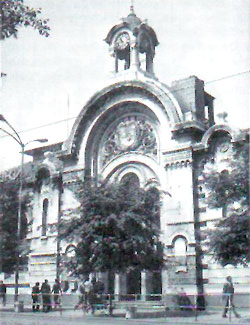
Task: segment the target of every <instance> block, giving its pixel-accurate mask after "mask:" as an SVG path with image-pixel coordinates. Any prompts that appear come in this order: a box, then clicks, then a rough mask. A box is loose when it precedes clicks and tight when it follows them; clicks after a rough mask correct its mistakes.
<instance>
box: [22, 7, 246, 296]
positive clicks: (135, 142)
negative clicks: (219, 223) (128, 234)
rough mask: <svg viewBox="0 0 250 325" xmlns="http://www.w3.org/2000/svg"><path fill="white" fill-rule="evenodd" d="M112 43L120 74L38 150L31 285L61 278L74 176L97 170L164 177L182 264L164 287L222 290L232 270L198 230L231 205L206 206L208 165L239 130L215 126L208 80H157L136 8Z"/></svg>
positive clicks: (120, 284)
mask: <svg viewBox="0 0 250 325" xmlns="http://www.w3.org/2000/svg"><path fill="white" fill-rule="evenodd" d="M106 42H107V43H108V45H109V50H110V54H111V56H112V57H113V60H114V77H113V79H111V80H109V81H108V83H107V86H106V87H105V88H104V89H102V90H100V91H99V92H97V93H96V94H94V95H93V96H92V97H91V98H90V100H89V101H88V103H87V104H86V106H85V107H83V109H82V110H81V111H80V113H79V115H78V118H77V119H76V121H75V124H74V126H73V128H72V131H71V134H70V136H69V138H68V139H66V140H65V142H64V143H60V144H56V145H55V146H48V147H44V148H37V149H34V150H31V151H29V153H30V154H31V155H32V156H33V158H34V161H33V164H34V175H33V176H32V177H33V183H34V204H33V207H32V220H33V223H32V226H31V229H30V232H29V235H28V239H29V240H30V243H31V253H30V258H29V278H30V285H33V284H34V283H35V282H36V281H39V282H42V281H43V280H44V278H47V279H49V282H51V283H52V282H53V281H54V278H55V277H56V276H58V273H57V272H58V262H59V261H58V259H57V257H58V254H59V253H60V254H64V253H65V250H66V246H65V245H64V244H63V243H59V242H58V239H57V232H58V227H59V224H60V218H61V216H62V215H65V214H67V210H68V209H70V208H72V207H74V206H75V205H76V204H77V202H76V201H75V199H74V197H73V194H72V192H71V189H70V187H71V186H72V184H73V183H74V181H75V180H76V179H77V178H78V177H81V178H82V179H84V177H85V176H93V177H96V178H99V177H101V178H103V179H110V180H112V181H118V182H119V180H121V179H122V177H124V176H125V175H126V174H128V173H133V174H135V175H136V176H137V177H138V179H139V181H140V185H141V186H145V185H146V183H147V182H148V181H149V180H154V181H155V183H156V184H157V186H158V187H159V188H160V189H161V190H163V191H164V193H165V195H164V196H163V198H162V201H163V202H162V208H161V231H162V241H163V242H164V244H165V245H166V255H167V256H168V257H169V259H170V261H172V262H174V263H171V265H167V266H166V269H165V270H163V271H162V274H161V288H159V290H158V293H159V292H162V293H168V292H169V291H170V289H171V287H172V286H176V285H177V286H179V285H180V286H183V287H184V288H185V289H186V291H188V292H190V293H195V292H197V291H198V292H201V291H202V290H204V285H205V290H206V291H213V290H216V288H217V286H216V282H218V283H219V284H220V285H221V283H222V282H223V280H224V277H225V276H226V275H227V270H226V269H221V268H220V267H219V266H217V265H216V264H214V263H213V262H212V263H211V261H210V262H209V259H208V257H206V258H205V259H204V260H202V258H201V256H200V255H199V253H198V252H199V250H198V249H197V248H199V246H200V243H199V241H198V237H197V233H196V231H197V229H199V228H200V223H201V222H202V223H204V222H207V221H209V220H211V219H214V218H215V219H218V218H220V217H221V211H215V212H213V213H215V214H214V216H212V215H213V214H212V212H211V211H208V210H207V209H206V208H205V205H204V202H203V201H202V200H201V197H200V193H199V191H200V190H199V187H200V182H202V180H201V179H200V174H201V170H200V169H199V167H200V160H201V157H203V156H204V154H206V152H208V154H210V153H209V150H210V149H209V146H210V139H211V138H212V136H213V137H214V136H215V134H216V136H217V138H218V139H219V138H220V135H221V134H225V133H227V134H229V135H230V137H231V141H232V142H234V141H237V140H238V138H237V135H235V134H234V133H233V132H232V130H231V129H230V128H228V127H227V126H224V125H218V126H216V125H214V117H213V115H214V113H213V105H212V102H213V97H212V96H211V95H209V94H207V93H206V92H205V90H204V83H203V81H201V80H199V79H198V78H197V77H195V76H192V77H189V78H186V79H184V80H180V81H176V82H174V83H173V84H172V86H171V87H167V86H166V85H164V84H162V83H161V82H160V81H158V80H157V78H156V76H155V75H154V72H153V60H154V53H155V47H156V46H157V45H158V40H157V36H156V34H155V32H154V31H153V29H152V28H151V27H149V26H148V25H147V24H146V23H145V22H142V21H141V20H140V19H139V18H138V17H137V16H136V15H135V14H134V12H133V11H131V13H130V14H129V15H128V17H127V18H125V19H124V20H123V22H122V23H121V24H119V25H116V26H114V27H113V28H112V29H111V30H110V32H109V33H108V36H107V38H106ZM86 82H87V81H86ZM218 143H219V142H218ZM46 151H47V153H46ZM226 152H227V150H226V151H225V154H226ZM215 154H216V152H215ZM216 159H217V158H216ZM218 159H219V158H218ZM206 263H208V264H209V265H206ZM243 271H244V276H246V273H247V270H242V269H240V268H239V269H233V270H230V272H231V275H232V276H233V277H234V276H235V277H236V278H237V277H241V273H242V272H243ZM150 276H151V275H150V274H146V273H143V274H141V291H140V292H141V293H142V294H147V293H153V292H152V290H153V289H152V286H151V287H150V284H149V283H148V282H147V279H148V278H150ZM215 278H216V279H217V280H214V279H215ZM242 279H243V278H242ZM245 279H247V278H246V277H245ZM62 280H67V275H66V274H64V275H62ZM242 281H243V280H242ZM244 281H245V280H244ZM244 281H243V282H244ZM115 292H117V293H127V285H126V276H125V275H117V276H116V280H115Z"/></svg>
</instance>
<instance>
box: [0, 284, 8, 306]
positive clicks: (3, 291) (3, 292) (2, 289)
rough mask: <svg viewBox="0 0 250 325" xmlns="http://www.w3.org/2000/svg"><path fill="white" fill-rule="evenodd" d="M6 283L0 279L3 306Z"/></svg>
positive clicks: (4, 303) (0, 294)
mask: <svg viewBox="0 0 250 325" xmlns="http://www.w3.org/2000/svg"><path fill="white" fill-rule="evenodd" d="M6 292H7V289H6V285H5V284H4V283H3V281H2V280H1V281H0V298H1V299H2V304H3V306H5V305H6Z"/></svg>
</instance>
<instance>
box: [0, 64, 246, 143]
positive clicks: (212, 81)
mask: <svg viewBox="0 0 250 325" xmlns="http://www.w3.org/2000/svg"><path fill="white" fill-rule="evenodd" d="M247 73H250V70H246V71H243V72H238V73H235V74H232V75H229V76H224V77H221V78H218V79H214V80H210V81H207V82H204V85H208V84H211V83H215V82H220V81H223V80H226V79H229V78H234V77H237V76H240V75H243V74H247ZM177 81H178V80H177ZM188 88H193V86H186V87H181V88H178V89H174V90H172V91H169V92H162V93H160V95H164V94H165V95H171V94H173V93H177V92H178V91H181V90H184V89H188ZM76 118H77V116H75V117H69V118H66V119H64V120H58V121H55V122H51V123H48V124H43V125H40V126H37V127H33V128H30V129H26V130H21V131H19V132H18V133H24V132H29V131H34V130H38V129H41V128H45V127H48V126H52V125H56V124H60V123H63V122H68V121H70V120H75V119H76ZM5 137H7V135H3V136H1V137H0V139H1V138H5Z"/></svg>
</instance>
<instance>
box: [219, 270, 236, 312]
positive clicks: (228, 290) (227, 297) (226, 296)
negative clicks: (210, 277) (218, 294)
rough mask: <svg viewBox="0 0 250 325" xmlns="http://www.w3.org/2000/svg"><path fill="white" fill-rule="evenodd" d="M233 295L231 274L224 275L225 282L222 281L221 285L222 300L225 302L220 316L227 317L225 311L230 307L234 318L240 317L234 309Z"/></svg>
mask: <svg viewBox="0 0 250 325" xmlns="http://www.w3.org/2000/svg"><path fill="white" fill-rule="evenodd" d="M233 297H234V285H233V280H232V277H231V276H227V277H226V282H225V283H224V286H223V300H224V301H225V302H226V303H225V308H224V312H223V315H222V317H227V312H228V310H229V309H232V311H233V313H234V315H235V317H236V318H239V317H240V315H239V314H238V313H237V312H236V310H235V305H234V302H233Z"/></svg>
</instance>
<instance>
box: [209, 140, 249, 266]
mask: <svg viewBox="0 0 250 325" xmlns="http://www.w3.org/2000/svg"><path fill="white" fill-rule="evenodd" d="M248 173H249V143H248V142H244V143H242V144H238V145H236V146H235V148H234V152H233V158H232V159H230V160H229V159H228V169H225V170H223V171H221V172H218V171H216V170H214V169H213V170H210V171H209V172H204V173H203V176H204V180H205V186H206V188H207V189H208V196H207V203H208V206H209V207H210V208H222V211H223V218H222V219H221V220H220V221H218V222H217V224H216V228H215V229H212V230H211V231H208V245H209V248H210V251H212V252H213V255H214V257H215V259H216V260H217V261H219V262H220V263H221V264H222V265H227V264H233V265H237V264H242V265H246V264H247V263H249V262H250V254H249V242H250V241H249V240H250V228H249V226H250V218H249V208H248V203H249V174H248Z"/></svg>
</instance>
